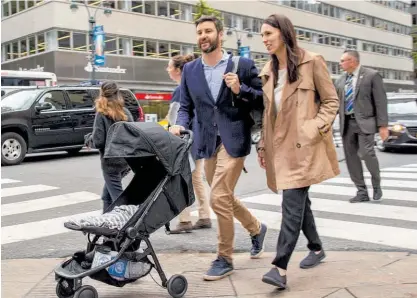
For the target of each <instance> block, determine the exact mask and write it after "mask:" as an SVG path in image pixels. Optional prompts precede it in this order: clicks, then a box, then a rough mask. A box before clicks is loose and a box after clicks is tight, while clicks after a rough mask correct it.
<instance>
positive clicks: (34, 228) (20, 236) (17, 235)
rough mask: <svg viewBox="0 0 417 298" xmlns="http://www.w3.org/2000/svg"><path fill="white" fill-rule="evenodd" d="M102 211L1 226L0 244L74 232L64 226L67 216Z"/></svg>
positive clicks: (81, 215) (75, 217)
mask: <svg viewBox="0 0 417 298" xmlns="http://www.w3.org/2000/svg"><path fill="white" fill-rule="evenodd" d="M101 212H102V211H100V210H97V211H93V212H87V213H80V214H76V215H73V216H64V217H58V218H53V219H46V220H41V221H36V222H29V223H24V224H19V225H14V226H7V227H2V228H1V244H2V245H4V244H9V243H15V242H20V241H27V240H32V239H37V238H41V237H48V236H53V235H58V234H64V233H68V232H74V231H72V230H69V229H67V228H65V227H64V222H66V221H68V219H69V218H74V219H78V218H82V217H84V216H91V215H99V214H101Z"/></svg>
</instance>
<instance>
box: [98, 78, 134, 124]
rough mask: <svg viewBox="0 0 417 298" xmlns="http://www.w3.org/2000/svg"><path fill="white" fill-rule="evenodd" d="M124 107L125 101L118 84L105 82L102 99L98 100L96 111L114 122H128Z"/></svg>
mask: <svg viewBox="0 0 417 298" xmlns="http://www.w3.org/2000/svg"><path fill="white" fill-rule="evenodd" d="M123 107H124V100H123V98H122V97H121V95H120V92H119V87H117V84H116V83H114V82H104V83H103V84H102V85H101V89H100V97H99V98H98V99H97V100H96V111H97V112H99V113H102V114H103V115H105V116H107V117H109V118H111V119H113V121H127V115H126V113H125V111H124V109H123Z"/></svg>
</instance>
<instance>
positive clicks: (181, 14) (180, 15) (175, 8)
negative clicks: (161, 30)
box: [169, 2, 185, 20]
mask: <svg viewBox="0 0 417 298" xmlns="http://www.w3.org/2000/svg"><path fill="white" fill-rule="evenodd" d="M181 9H182V7H181V5H180V4H179V3H176V2H169V16H170V18H172V19H177V20H184V19H185V11H182V10H181Z"/></svg>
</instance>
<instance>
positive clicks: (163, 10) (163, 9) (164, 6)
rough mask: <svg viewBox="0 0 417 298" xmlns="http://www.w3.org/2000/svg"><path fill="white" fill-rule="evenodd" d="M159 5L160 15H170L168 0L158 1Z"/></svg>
mask: <svg viewBox="0 0 417 298" xmlns="http://www.w3.org/2000/svg"><path fill="white" fill-rule="evenodd" d="M156 4H157V5H158V16H160V17H168V2H166V1H157V2H156Z"/></svg>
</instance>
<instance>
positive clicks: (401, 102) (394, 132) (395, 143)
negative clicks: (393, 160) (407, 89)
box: [375, 93, 417, 151]
mask: <svg viewBox="0 0 417 298" xmlns="http://www.w3.org/2000/svg"><path fill="white" fill-rule="evenodd" d="M387 95H388V120H389V137H388V139H387V140H385V142H384V141H382V140H381V138H380V136H379V134H376V135H375V142H376V147H377V148H378V150H380V151H388V150H394V149H400V148H410V147H413V148H417V93H398V94H395V93H388V94H387Z"/></svg>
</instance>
